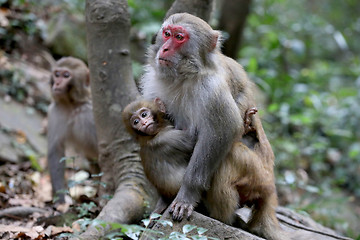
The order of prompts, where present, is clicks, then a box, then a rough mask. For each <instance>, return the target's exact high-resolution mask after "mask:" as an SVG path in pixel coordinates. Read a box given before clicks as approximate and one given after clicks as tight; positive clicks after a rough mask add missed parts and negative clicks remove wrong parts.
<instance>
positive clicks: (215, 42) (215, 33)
mask: <svg viewBox="0 0 360 240" xmlns="http://www.w3.org/2000/svg"><path fill="white" fill-rule="evenodd" d="M220 37H221V33H220V31H213V32H212V39H211V47H210V48H211V49H210V51H212V50H214V49H215V48H216V46H217V45H218V40H219V39H220Z"/></svg>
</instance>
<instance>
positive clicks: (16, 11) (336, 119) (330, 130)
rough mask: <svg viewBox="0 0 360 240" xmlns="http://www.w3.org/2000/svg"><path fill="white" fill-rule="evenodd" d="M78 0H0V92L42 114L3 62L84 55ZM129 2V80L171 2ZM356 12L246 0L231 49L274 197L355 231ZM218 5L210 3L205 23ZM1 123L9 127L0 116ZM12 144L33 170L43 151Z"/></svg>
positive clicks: (23, 78) (21, 73) (19, 71)
mask: <svg viewBox="0 0 360 240" xmlns="http://www.w3.org/2000/svg"><path fill="white" fill-rule="evenodd" d="M84 2H85V1H84V0H67V1H50V0H41V1H36V0H13V1H7V0H0V4H1V9H0V48H1V50H0V96H1V98H2V99H4V100H6V101H10V100H11V101H16V102H20V103H22V104H24V105H25V106H27V110H28V111H29V112H30V113H31V111H36V112H40V113H41V114H43V116H45V115H46V111H47V104H48V103H49V102H48V101H49V97H48V96H42V95H36V94H35V93H34V92H33V91H32V89H33V88H32V87H31V86H32V85H33V84H34V83H35V82H36V81H37V79H34V78H32V77H29V76H30V75H28V73H27V72H26V70H25V68H26V67H19V66H17V67H6V66H7V65H6V64H5V63H7V62H11V61H10V60H11V59H17V60H21V61H22V62H27V63H28V64H29V65H35V66H40V67H42V68H44V69H49V68H50V64H51V60H49V58H52V57H53V58H54V59H58V58H59V57H61V56H67V55H72V56H75V57H79V58H82V59H84V60H85V61H86V59H87V57H86V56H87V55H86V32H85V19H84V6H85V3H84ZM128 3H129V7H130V9H129V11H130V14H131V21H132V27H133V28H132V31H131V44H132V49H131V54H132V56H133V73H134V75H135V79H138V78H139V77H140V76H141V74H142V64H143V63H144V60H145V59H144V54H145V52H144V50H145V49H146V46H147V45H148V44H149V43H150V39H151V37H152V35H153V34H154V33H155V32H156V31H157V30H158V29H159V27H160V25H161V22H162V19H163V17H164V16H165V13H166V11H167V9H168V8H169V6H171V3H172V1H162V0H153V1H141V0H130V1H128ZM217 6H218V7H219V6H220V3H218V4H217ZM359 12H360V2H358V1H356V0H344V1H336V0H332V1H325V0H318V1H311V0H299V1H286V0H266V1H265V0H253V1H252V5H251V10H250V14H249V16H248V18H247V21H246V25H245V29H244V33H243V36H242V39H241V47H240V50H239V51H238V52H237V55H236V58H237V60H238V61H239V62H240V63H241V64H242V65H243V66H244V67H245V69H246V71H247V72H248V73H249V75H250V77H251V79H252V80H253V81H255V82H256V83H257V85H258V86H259V102H260V103H261V104H260V105H261V107H259V109H260V114H261V116H262V119H263V124H264V128H265V131H266V133H267V136H268V138H269V140H270V142H271V144H272V147H273V149H274V152H275V156H276V166H275V170H276V175H277V186H278V191H279V198H280V203H281V205H284V206H289V207H290V208H292V209H294V210H297V211H301V212H304V213H305V212H306V213H307V214H310V215H311V217H313V218H314V219H315V220H316V221H318V222H320V223H322V224H324V225H325V226H328V227H330V228H333V229H335V230H337V231H339V232H341V233H344V234H346V235H348V236H351V237H354V238H356V237H358V236H359V229H360V217H359V216H360V201H359V200H360V130H359V128H358V126H360V109H359V103H360V57H359V56H360V55H359V53H360V44H359V39H360V17H359ZM220 14H221V12H220V11H219V10H218V9H215V11H214V13H213V18H212V21H211V22H210V23H211V25H212V26H213V27H214V28H218V26H219V16H220ZM225 36H226V34H225ZM29 86H30V87H29ZM34 96H35V97H34ZM3 114H4V112H0V119H1V118H3V117H5V116H3ZM0 131H1V132H6V133H9V129H8V128H5V127H4V126H2V125H1V120H0ZM10 132H11V131H10ZM0 143H1V142H0ZM14 146H15V148H17V149H18V150H19V151H23V152H24V154H23V155H24V158H23V159H22V164H24V162H29V160H30V162H31V167H30V168H31V169H32V171H34V172H38V171H39V170H40V169H41V161H42V158H43V157H44V156H43V155H41V153H36V151H34V150H33V149H32V148H33V146H27V145H26V141H22V140H21V139H20V140H19V138H16V141H15V143H14ZM0 149H1V147H0ZM0 163H1V164H4V163H5V161H0ZM43 171H44V170H43ZM32 174H33V173H32ZM0 181H1V182H0V184H1V186H0V191H1V192H4V193H7V192H6V191H10V190H7V188H9V189H10V188H11V186H10V185H11V181H12V180H11V177H10V178H9V177H6V176H5V175H3V176H0ZM2 188H4V190H1V189H2ZM2 200H3V199H2ZM1 207H4V204H3V206H1Z"/></svg>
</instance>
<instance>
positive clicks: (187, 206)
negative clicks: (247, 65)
mask: <svg viewBox="0 0 360 240" xmlns="http://www.w3.org/2000/svg"><path fill="white" fill-rule="evenodd" d="M212 95H213V96H211V97H212V98H211V99H209V100H208V101H202V102H204V104H206V105H204V106H201V107H199V111H200V113H198V115H199V116H201V118H202V120H201V121H202V122H201V124H199V125H198V126H199V128H198V135H197V141H196V145H195V148H194V152H193V154H192V157H191V159H190V162H189V165H188V167H187V168H186V172H185V176H184V178H183V183H182V185H181V188H180V190H179V192H178V194H177V196H176V198H175V200H174V201H173V203H172V204H171V207H170V212H172V214H173V219H174V220H179V221H180V220H182V218H183V216H184V215H185V216H187V217H189V216H190V215H191V213H192V211H193V208H194V207H195V206H196V205H197V203H198V202H199V201H200V198H201V194H202V193H203V192H204V191H206V190H207V189H209V187H210V182H211V180H212V177H213V175H214V172H215V171H216V170H217V169H218V167H219V165H220V162H221V161H223V160H224V159H225V156H226V154H227V153H228V152H229V150H230V148H231V145H232V143H233V142H234V139H235V137H236V136H238V134H239V133H240V132H241V131H243V128H244V126H243V124H239V122H241V121H239V119H242V118H241V115H240V113H239V109H238V107H237V106H236V103H235V101H234V100H233V98H232V96H231V94H229V93H228V92H226V91H223V92H220V93H214V94H212ZM204 119H205V120H204ZM241 123H242V122H241Z"/></svg>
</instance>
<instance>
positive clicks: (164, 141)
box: [154, 126, 195, 154]
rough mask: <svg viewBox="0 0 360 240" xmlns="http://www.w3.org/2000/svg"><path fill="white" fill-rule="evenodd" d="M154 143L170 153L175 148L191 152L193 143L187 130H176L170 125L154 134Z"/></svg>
mask: <svg viewBox="0 0 360 240" xmlns="http://www.w3.org/2000/svg"><path fill="white" fill-rule="evenodd" d="M154 143H155V144H158V145H161V146H162V148H163V150H164V151H165V152H169V153H170V152H173V150H176V151H181V152H183V153H188V154H190V153H192V151H193V149H194V145H195V142H194V141H193V139H192V138H191V137H190V136H189V134H188V132H187V131H184V130H177V129H174V128H173V127H170V126H169V127H167V128H166V129H164V130H163V131H161V132H160V133H159V134H158V135H157V136H156V138H155V139H154ZM165 148H166V149H168V151H166V149H165Z"/></svg>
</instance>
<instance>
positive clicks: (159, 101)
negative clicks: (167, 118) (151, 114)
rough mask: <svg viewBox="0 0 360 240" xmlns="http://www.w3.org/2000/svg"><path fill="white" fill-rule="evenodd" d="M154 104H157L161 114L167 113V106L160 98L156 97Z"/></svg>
mask: <svg viewBox="0 0 360 240" xmlns="http://www.w3.org/2000/svg"><path fill="white" fill-rule="evenodd" d="M154 103H155V104H156V106H158V108H159V110H160V112H163V113H166V108H165V104H164V102H163V101H161V99H160V98H158V97H156V98H155V99H154Z"/></svg>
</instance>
